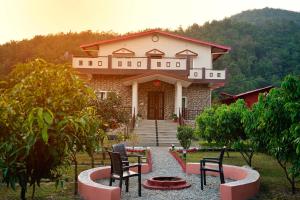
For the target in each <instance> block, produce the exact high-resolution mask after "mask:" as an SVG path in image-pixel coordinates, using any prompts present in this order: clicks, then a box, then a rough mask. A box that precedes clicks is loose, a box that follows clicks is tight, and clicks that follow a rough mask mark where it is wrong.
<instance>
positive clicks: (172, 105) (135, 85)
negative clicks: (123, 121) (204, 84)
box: [123, 73, 191, 120]
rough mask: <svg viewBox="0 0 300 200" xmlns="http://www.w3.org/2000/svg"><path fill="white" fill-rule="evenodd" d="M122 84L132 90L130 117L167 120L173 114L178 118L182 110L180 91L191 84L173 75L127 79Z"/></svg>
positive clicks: (145, 75)
mask: <svg viewBox="0 0 300 200" xmlns="http://www.w3.org/2000/svg"><path fill="white" fill-rule="evenodd" d="M123 84H124V85H126V86H131V89H132V91H131V93H132V102H131V108H132V115H135V116H137V115H139V116H141V117H142V118H143V119H150V120H153V119H157V120H167V119H171V118H172V114H173V113H175V114H176V115H177V116H179V112H181V111H182V110H183V109H182V108H183V104H182V102H183V100H182V99H183V98H182V90H183V87H188V86H189V85H190V84H191V82H189V81H187V80H185V79H184V78H181V77H177V76H174V75H168V74H165V73H155V74H143V75H138V76H134V77H130V78H127V79H125V80H124V82H123ZM181 113H182V112H181Z"/></svg>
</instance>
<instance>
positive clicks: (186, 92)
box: [89, 75, 211, 119]
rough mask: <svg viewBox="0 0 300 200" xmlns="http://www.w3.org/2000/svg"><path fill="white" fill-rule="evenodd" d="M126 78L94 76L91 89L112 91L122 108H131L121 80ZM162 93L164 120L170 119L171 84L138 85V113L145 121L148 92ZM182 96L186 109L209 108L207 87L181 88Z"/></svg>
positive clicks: (197, 85)
mask: <svg viewBox="0 0 300 200" xmlns="http://www.w3.org/2000/svg"><path fill="white" fill-rule="evenodd" d="M126 77H128V76H121V75H94V76H93V78H92V80H91V81H90V83H89V84H90V85H91V87H93V88H94V89H95V90H98V91H114V92H116V93H117V94H118V95H119V96H121V97H122V99H123V102H124V106H125V107H131V99H132V98H131V92H132V91H131V86H124V85H123V84H122V81H121V79H123V78H126ZM151 91H159V92H164V119H171V115H172V113H174V103H175V87H174V85H172V84H169V83H165V82H162V81H161V82H160V85H159V86H155V85H154V84H153V81H150V82H146V83H141V84H139V85H138V105H139V108H138V109H139V111H138V113H139V114H141V115H142V118H144V119H147V111H148V92H151ZM182 96H183V97H184V96H185V97H187V109H189V110H203V109H204V108H205V107H207V106H210V98H211V97H210V90H209V88H208V87H207V85H201V84H191V85H190V86H189V87H188V88H182Z"/></svg>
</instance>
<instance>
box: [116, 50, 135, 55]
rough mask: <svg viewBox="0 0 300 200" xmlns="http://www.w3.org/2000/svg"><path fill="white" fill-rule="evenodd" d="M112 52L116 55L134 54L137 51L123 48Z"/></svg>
mask: <svg viewBox="0 0 300 200" xmlns="http://www.w3.org/2000/svg"><path fill="white" fill-rule="evenodd" d="M112 54H113V55H114V56H134V54H135V53H134V52H133V51H131V50H129V49H126V48H121V49H118V50H115V51H113V52H112Z"/></svg>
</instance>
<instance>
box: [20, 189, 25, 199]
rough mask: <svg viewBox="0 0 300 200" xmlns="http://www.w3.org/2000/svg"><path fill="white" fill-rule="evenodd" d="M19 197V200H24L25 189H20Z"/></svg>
mask: <svg viewBox="0 0 300 200" xmlns="http://www.w3.org/2000/svg"><path fill="white" fill-rule="evenodd" d="M20 197H21V200H26V188H24V187H21V194H20Z"/></svg>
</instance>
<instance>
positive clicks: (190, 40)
mask: <svg viewBox="0 0 300 200" xmlns="http://www.w3.org/2000/svg"><path fill="white" fill-rule="evenodd" d="M155 33H156V34H161V35H164V36H169V37H172V38H175V39H179V40H184V41H187V42H192V43H195V44H200V45H205V46H211V47H214V48H218V49H221V50H223V51H224V52H227V51H229V50H231V47H228V46H222V45H218V44H215V43H211V42H205V41H201V40H197V39H194V38H190V37H185V36H182V35H178V34H174V33H170V32H166V31H161V30H158V29H154V30H149V31H143V32H139V33H133V34H128V35H124V36H120V37H117V38H113V39H110V40H100V41H97V42H93V43H89V44H83V45H80V47H81V48H82V49H86V48H89V47H93V46H98V45H101V44H108V43H113V42H118V41H123V40H129V39H134V38H137V37H141V36H145V35H150V34H155Z"/></svg>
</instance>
